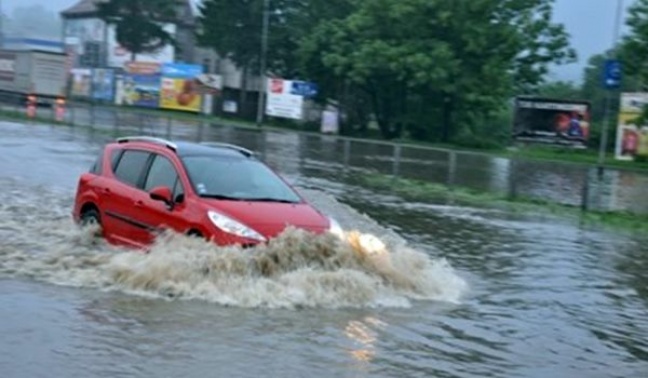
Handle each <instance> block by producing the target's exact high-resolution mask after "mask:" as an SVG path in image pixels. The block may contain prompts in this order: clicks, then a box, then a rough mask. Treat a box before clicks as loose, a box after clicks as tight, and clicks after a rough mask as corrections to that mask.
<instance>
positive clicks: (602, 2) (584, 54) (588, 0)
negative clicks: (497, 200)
mask: <svg viewBox="0 0 648 378" xmlns="http://www.w3.org/2000/svg"><path fill="white" fill-rule="evenodd" d="M618 1H619V0H555V3H556V7H555V19H556V21H558V22H562V23H563V24H565V26H566V27H567V30H568V32H569V33H570V34H571V37H572V40H571V43H572V46H573V47H574V48H576V51H577V52H578V62H577V63H576V64H572V65H569V66H561V67H557V68H555V69H554V70H553V72H552V75H551V77H552V78H553V79H560V80H573V81H579V80H580V78H581V74H582V70H583V66H584V65H585V64H586V63H587V60H588V59H589V57H590V56H592V55H594V54H597V53H601V52H603V51H605V50H606V49H608V48H609V47H610V46H612V35H613V33H612V31H613V26H614V15H615V11H616V6H617V2H618ZM623 1H624V3H625V5H626V7H627V6H628V5H629V4H631V3H633V2H634V1H635V0H623ZM74 3H76V0H0V4H2V7H3V11H4V12H5V13H11V9H12V8H13V7H15V6H18V5H32V4H43V5H45V6H46V7H47V8H50V9H52V10H54V11H60V10H62V9H64V8H67V7H69V6H71V5H73V4H74Z"/></svg>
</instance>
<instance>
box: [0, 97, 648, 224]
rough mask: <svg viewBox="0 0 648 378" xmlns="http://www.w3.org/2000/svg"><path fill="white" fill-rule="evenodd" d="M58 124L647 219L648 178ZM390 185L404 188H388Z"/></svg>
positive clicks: (247, 131) (87, 118) (41, 116)
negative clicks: (231, 147) (228, 146)
mask: <svg viewBox="0 0 648 378" xmlns="http://www.w3.org/2000/svg"><path fill="white" fill-rule="evenodd" d="M0 109H1V110H0V111H1V112H2V114H3V115H4V116H5V117H15V118H19V119H22V121H25V118H24V117H25V115H26V109H25V108H24V106H23V105H21V104H16V103H14V104H5V105H2V107H1V108H0ZM56 118H57V114H56V109H55V108H39V109H38V111H37V113H36V117H35V118H28V119H27V122H44V123H53V122H55V120H56ZM60 123H61V124H65V125H69V126H71V127H72V128H77V127H83V128H84V129H86V130H88V131H89V132H91V133H94V134H97V135H101V136H105V137H106V138H114V137H117V136H123V135H129V134H138V135H151V136H158V137H164V138H168V139H182V140H192V141H198V142H200V141H213V140H219V141H225V142H228V143H237V144H240V145H243V146H244V147H246V148H249V149H252V150H255V151H258V152H259V153H260V154H261V156H262V158H264V159H266V160H270V161H272V162H274V164H275V165H279V166H281V167H283V168H285V169H287V170H290V169H291V168H290V167H291V164H292V165H296V166H298V167H299V169H300V170H301V171H302V173H304V172H305V174H307V175H312V176H315V177H325V178H331V179H333V180H336V179H340V178H341V174H344V173H347V174H348V173H349V172H351V173H353V175H355V176H358V173H364V174H367V175H371V174H373V175H376V176H382V177H387V176H391V177H394V178H400V179H405V180H415V181H416V182H425V183H435V184H441V185H444V186H445V187H446V188H447V189H448V191H449V192H452V190H455V189H457V190H458V189H463V190H466V189H467V190H472V191H474V192H476V193H495V194H498V195H499V196H501V197H502V198H508V199H522V198H523V199H527V200H541V201H548V202H553V203H557V204H563V205H569V206H574V207H580V208H582V209H583V210H601V211H627V212H634V213H641V214H648V175H646V174H645V173H643V172H640V171H631V170H622V169H606V170H605V172H604V173H603V175H598V173H597V172H596V168H595V167H593V166H588V165H583V164H571V163H566V162H565V163H557V162H547V161H539V160H533V159H526V158H522V157H514V158H503V157H497V156H494V155H491V154H487V153H478V152H466V151H458V150H452V149H442V148H433V147H427V146H416V145H406V144H399V143H391V142H385V141H376V140H367V139H357V138H348V137H341V136H332V135H323V134H317V133H307V132H299V131H292V130H279V129H274V128H262V129H258V128H255V127H249V126H247V127H246V126H245V125H242V124H237V123H235V122H234V121H232V122H227V121H214V120H213V119H211V118H207V117H200V116H193V115H186V114H178V113H171V112H161V111H156V110H139V109H131V108H128V109H127V108H120V107H110V106H95V105H92V104H81V103H74V104H68V105H67V108H66V111H65V115H64V117H63V118H62V119H61V120H60ZM394 185H399V186H403V185H407V181H400V182H399V181H395V184H394Z"/></svg>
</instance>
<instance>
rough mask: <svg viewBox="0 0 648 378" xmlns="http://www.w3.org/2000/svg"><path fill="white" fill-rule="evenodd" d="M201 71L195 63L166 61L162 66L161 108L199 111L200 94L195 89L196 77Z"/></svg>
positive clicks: (201, 68)
mask: <svg viewBox="0 0 648 378" xmlns="http://www.w3.org/2000/svg"><path fill="white" fill-rule="evenodd" d="M202 73H203V66H201V65H197V64H178V63H166V64H164V65H163V66H162V88H161V90H162V93H161V97H160V107H161V108H162V109H173V110H184V111H191V112H199V111H200V101H201V96H200V94H199V93H198V92H197V91H196V81H195V80H196V78H197V77H198V76H200V75H201V74H202Z"/></svg>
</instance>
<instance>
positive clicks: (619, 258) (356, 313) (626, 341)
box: [0, 122, 648, 378]
mask: <svg viewBox="0 0 648 378" xmlns="http://www.w3.org/2000/svg"><path fill="white" fill-rule="evenodd" d="M0 132H2V134H1V135H2V136H1V137H0V188H2V190H1V191H0V376H1V377H3V378H5V377H7V378H9V377H11V378H13V377H73V376H83V377H117V376H119V377H151V376H156V377H176V376H186V377H204V376H237V377H238V376H242V377H258V376H291V377H292V376H297V377H301V376H309V377H314V376H317V377H332V376H335V377H338V376H339V377H364V376H366V377H417V376H420V377H423V376H425V377H547V376H556V377H644V376H646V373H648V273H647V272H648V239H647V238H646V237H645V236H641V235H631V234H624V233H620V232H616V233H613V232H610V231H604V230H600V229H595V228H593V227H592V226H588V227H587V228H585V227H581V226H579V225H578V224H577V223H576V222H574V221H571V220H567V219H560V218H554V217H548V216H546V215H531V214H529V215H521V214H509V213H506V212H502V211H501V210H496V209H492V210H490V209H477V208H469V207H460V206H448V205H447V204H445V203H438V204H435V203H407V202H405V201H403V200H402V199H400V198H398V197H396V196H392V195H386V194H384V193H382V194H381V193H375V192H372V191H371V190H369V189H367V188H361V187H356V186H353V185H351V184H349V183H348V182H349V181H348V180H345V179H344V175H342V174H341V167H340V162H339V159H340V156H339V154H338V153H336V151H337V150H336V149H333V148H331V149H328V150H327V149H319V151H323V152H321V153H318V154H317V155H313V154H312V155H304V154H303V153H301V152H300V151H303V150H304V148H306V149H308V148H307V147H308V146H305V145H304V143H305V142H304V140H303V139H301V138H299V137H296V136H295V135H294V134H289V133H286V134H278V133H268V134H266V136H265V139H264V140H263V141H259V140H258V137H257V136H255V135H256V134H253V133H248V132H244V131H241V130H236V129H210V130H205V134H204V139H216V138H217V139H218V140H220V141H226V142H234V143H241V144H244V145H246V146H249V147H251V148H255V149H261V150H263V152H264V157H265V159H266V161H267V162H268V163H269V164H270V165H272V166H273V167H275V168H276V169H278V170H279V171H280V172H281V173H282V174H284V175H285V176H286V177H287V179H288V180H290V181H291V182H293V183H294V184H295V185H297V186H298V188H299V190H300V191H301V192H302V193H303V194H304V195H305V196H306V197H307V198H308V199H309V200H310V201H311V202H312V203H313V204H314V205H315V206H317V207H319V208H320V209H322V210H323V211H325V212H327V213H328V214H330V215H332V216H334V217H335V218H337V219H338V220H339V221H340V223H341V224H342V226H343V227H344V228H345V229H346V230H358V231H361V232H365V233H371V234H374V235H377V236H379V237H380V238H382V239H383V241H384V242H385V243H386V244H387V246H388V248H389V257H390V259H391V263H392V265H393V268H394V269H393V270H390V271H388V272H386V271H385V270H383V269H381V267H380V266H379V265H372V264H364V263H362V262H359V261H356V260H354V258H353V256H352V254H350V252H349V250H348V249H347V248H345V247H344V246H343V245H340V244H338V243H336V242H335V241H334V240H333V239H328V238H315V239H313V238H312V237H309V236H308V235H305V234H302V233H299V232H289V233H287V234H286V235H283V236H282V237H281V238H280V239H279V240H277V241H276V243H273V244H271V245H270V246H269V247H267V248H265V249H260V250H257V251H254V252H252V253H251V252H250V251H243V250H237V249H235V248H229V249H218V248H215V247H213V246H211V245H207V244H204V243H200V242H197V241H193V240H188V239H185V238H182V237H179V236H175V235H168V236H167V237H166V238H164V239H162V240H160V241H159V242H158V244H157V245H156V246H154V248H153V250H152V253H151V254H149V255H139V254H135V253H133V252H128V251H123V250H119V249H116V248H114V247H110V246H107V245H105V244H103V243H102V242H101V241H100V240H96V239H94V238H93V237H92V230H79V229H77V228H76V227H75V226H73V224H72V222H71V220H70V211H71V206H72V200H73V195H74V190H75V185H76V179H77V177H78V175H79V174H80V173H81V172H83V171H85V170H87V169H88V167H89V166H90V165H91V163H92V161H93V160H94V158H95V155H96V153H97V151H98V150H99V148H100V146H101V143H102V142H103V141H105V140H106V138H105V136H101V135H97V134H95V135H90V134H87V133H85V132H83V131H80V130H73V129H67V128H53V127H49V126H42V125H35V124H32V125H20V124H14V123H7V122H3V123H0ZM324 152H326V153H328V154H329V156H327V155H325V154H324ZM318 157H319V158H318ZM354 158H356V159H359V158H361V157H358V156H356V157H354ZM329 160H330V161H332V163H327V161H329ZM365 160H366V159H365ZM376 167H378V168H380V169H387V170H389V169H390V168H389V166H387V167H385V164H384V163H380V162H376ZM469 176H470V175H463V176H462V177H464V178H462V179H466V180H469V179H470V177H469ZM322 252H324V254H322ZM268 261H275V263H274V264H270V265H268V263H267V262H268ZM260 266H263V267H265V268H267V269H270V273H269V274H260V270H259V269H260V268H259V267H260ZM268 266H269V268H268ZM266 273H267V272H266Z"/></svg>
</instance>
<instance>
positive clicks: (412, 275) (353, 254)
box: [0, 190, 467, 308]
mask: <svg viewBox="0 0 648 378" xmlns="http://www.w3.org/2000/svg"><path fill="white" fill-rule="evenodd" d="M311 194H312V193H311ZM37 197H38V198H39V199H40V200H41V201H42V200H45V201H48V203H49V204H50V205H52V206H48V207H46V208H45V209H46V210H43V207H42V202H41V203H38V202H30V201H28V200H26V198H25V197H24V196H23V197H22V198H23V200H22V201H21V202H20V203H16V202H14V203H13V204H8V203H7V202H6V201H2V202H1V203H3V204H0V241H1V242H0V276H3V275H4V276H22V277H30V278H32V279H35V280H39V281H43V282H49V283H53V284H59V285H66V286H76V287H86V288H96V289H100V290H108V291H119V292H124V293H129V294H134V295H141V296H148V297H155V298H165V299H169V300H174V299H186V300H203V301H209V302H213V303H218V304H222V305H231V306H241V307H268V308H299V307H326V308H338V307H375V306H389V307H393V306H403V307H405V306H410V305H411V302H412V300H440V301H450V302H457V301H459V300H460V298H461V296H462V294H463V293H464V292H465V290H466V288H467V287H466V283H465V282H464V281H463V280H462V279H461V278H460V277H459V276H458V275H457V274H456V273H455V272H454V270H453V269H452V268H451V267H450V266H449V264H448V263H447V262H446V261H444V260H442V259H439V260H435V259H431V258H430V257H429V256H428V255H426V254H424V253H422V252H419V251H415V250H413V249H411V248H408V247H407V246H406V244H404V243H403V242H402V241H398V242H395V243H389V242H387V243H384V244H383V243H382V242H380V241H377V240H376V239H375V238H373V237H368V236H367V234H363V233H360V232H349V233H346V240H341V239H340V238H337V237H335V236H333V235H319V236H316V235H312V234H309V233H307V232H305V231H303V230H299V229H288V230H286V231H285V232H284V233H283V234H282V235H280V236H279V237H278V238H276V239H274V240H272V241H271V242H270V243H268V244H267V245H264V246H259V247H256V248H254V249H241V248H238V247H225V248H223V247H218V246H216V245H214V244H211V243H208V242H205V241H203V240H200V239H194V238H188V237H185V236H183V235H178V234H175V233H171V232H168V233H165V234H162V235H161V236H160V237H159V238H158V239H157V240H156V242H155V244H154V245H153V246H152V248H151V250H150V252H149V253H148V254H143V253H137V252H133V251H128V250H124V249H120V248H117V247H114V246H109V245H107V244H106V243H105V242H104V241H103V240H102V239H97V238H96V237H95V236H94V234H95V233H96V230H95V229H90V228H89V229H80V228H78V227H77V226H76V225H74V224H73V222H72V221H71V220H70V219H69V215H65V212H66V211H65V210H64V209H65V208H66V206H68V207H67V208H69V202H70V201H69V199H67V200H62V199H61V198H60V196H58V195H56V194H55V193H49V192H47V191H45V190H41V191H40V193H39V195H38V196H37ZM337 206H339V205H337ZM37 209H40V210H39V211H37ZM329 210H330V209H329ZM342 218H345V217H342ZM363 231H364V230H363ZM385 233H387V232H386V231H385ZM372 243H373V244H372ZM372 248H373V250H372Z"/></svg>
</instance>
